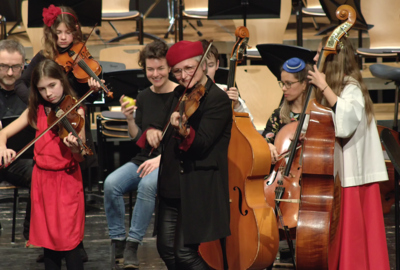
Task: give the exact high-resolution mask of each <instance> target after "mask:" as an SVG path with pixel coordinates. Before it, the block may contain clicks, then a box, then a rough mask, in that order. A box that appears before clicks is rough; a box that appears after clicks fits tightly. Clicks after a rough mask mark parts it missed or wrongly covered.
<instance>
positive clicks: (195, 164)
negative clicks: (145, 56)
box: [146, 41, 232, 270]
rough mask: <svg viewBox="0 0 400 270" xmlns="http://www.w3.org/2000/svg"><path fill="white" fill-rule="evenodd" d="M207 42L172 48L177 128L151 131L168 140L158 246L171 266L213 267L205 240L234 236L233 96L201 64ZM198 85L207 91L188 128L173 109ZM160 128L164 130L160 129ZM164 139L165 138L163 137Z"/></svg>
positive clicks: (154, 142)
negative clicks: (203, 250) (203, 249)
mask: <svg viewBox="0 0 400 270" xmlns="http://www.w3.org/2000/svg"><path fill="white" fill-rule="evenodd" d="M202 54H203V48H202V45H201V42H199V41H197V42H189V41H180V42H178V43H176V44H174V45H173V46H172V47H171V48H170V49H169V50H168V53H167V57H166V58H167V61H168V64H169V66H170V67H172V74H173V75H174V76H175V78H176V79H177V80H178V82H179V84H181V85H182V87H177V88H176V90H175V92H176V95H175V96H174V99H173V101H172V102H171V107H170V111H171V117H170V124H171V127H170V128H168V129H167V131H166V133H165V135H164V137H163V138H162V132H161V130H160V129H161V128H162V126H160V125H155V127H156V129H150V130H148V131H147V133H146V138H147V141H148V143H149V144H150V145H151V146H153V147H157V146H158V145H159V144H160V143H161V144H162V149H163V152H162V155H161V163H160V167H159V178H158V198H159V204H158V222H157V224H156V230H157V234H158V235H157V248H158V252H159V254H160V256H161V258H162V259H163V260H164V262H165V264H166V265H167V267H168V269H185V270H188V269H209V267H208V265H207V264H206V263H205V262H204V261H203V259H202V258H201V257H200V256H199V254H198V248H199V245H200V243H202V242H208V241H213V240H217V239H220V238H224V237H227V236H228V235H230V229H229V190H228V158H227V155H228V145H229V140H230V135H231V127H232V107H231V101H230V100H229V97H228V95H226V94H225V93H224V92H223V91H221V90H220V89H219V88H218V86H216V85H215V84H214V82H213V81H212V80H211V79H210V78H208V77H207V76H206V63H205V62H204V63H203V64H201V65H200V66H199V68H198V70H197V71H196V72H195V70H196V66H197V65H198V64H199V61H200V58H201V55H202ZM198 84H202V85H203V86H204V87H205V89H206V91H205V94H204V96H203V97H202V98H201V100H200V106H199V108H198V109H197V110H196V112H195V113H194V114H193V115H192V116H190V118H189V119H187V117H186V116H185V115H183V116H182V119H181V120H182V121H183V123H186V128H183V129H179V124H178V122H179V120H180V116H179V113H178V112H173V109H174V108H175V106H176V104H177V103H178V100H179V97H180V95H181V94H182V92H183V90H184V88H185V87H188V93H190V92H191V90H192V89H193V88H194V87H195V86H196V85H198ZM157 128H158V129H157ZM161 139H162V141H161Z"/></svg>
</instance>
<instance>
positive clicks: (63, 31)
mask: <svg viewBox="0 0 400 270" xmlns="http://www.w3.org/2000/svg"><path fill="white" fill-rule="evenodd" d="M56 34H57V46H58V47H60V48H66V47H68V46H69V44H71V43H72V41H73V40H74V36H73V35H72V31H71V30H70V29H68V28H67V26H66V25H65V23H63V22H62V23H60V24H59V25H58V27H57V30H56Z"/></svg>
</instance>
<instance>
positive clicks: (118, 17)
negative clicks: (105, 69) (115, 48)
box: [101, 0, 160, 44]
mask: <svg viewBox="0 0 400 270" xmlns="http://www.w3.org/2000/svg"><path fill="white" fill-rule="evenodd" d="M157 3H158V2H157ZM101 16H102V18H101V19H102V20H103V21H107V22H108V23H109V24H110V26H111V27H112V28H113V29H114V31H115V33H116V34H117V37H115V38H113V39H111V40H109V41H107V42H115V41H120V40H121V39H125V38H129V37H139V44H143V37H146V38H150V39H153V40H156V39H160V38H158V37H157V36H155V35H152V34H149V33H145V32H143V14H142V13H140V12H139V1H136V10H129V0H115V1H103V8H102V14H101ZM123 20H134V21H136V28H137V31H134V32H130V33H126V34H121V33H120V32H119V31H118V30H117V28H115V26H114V25H113V24H112V22H113V21H123Z"/></svg>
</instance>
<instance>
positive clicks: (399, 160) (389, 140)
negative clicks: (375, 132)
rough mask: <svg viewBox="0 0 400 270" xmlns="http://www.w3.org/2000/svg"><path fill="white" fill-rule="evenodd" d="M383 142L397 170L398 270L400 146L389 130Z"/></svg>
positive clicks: (399, 257)
mask: <svg viewBox="0 0 400 270" xmlns="http://www.w3.org/2000/svg"><path fill="white" fill-rule="evenodd" d="M381 141H382V144H383V146H384V147H385V149H386V153H387V155H388V156H389V158H390V160H391V161H392V164H393V167H394V168H395V170H396V171H395V174H394V194H395V203H394V205H395V239H396V269H400V231H399V229H400V220H399V210H400V207H399V174H400V145H399V144H398V143H397V141H396V139H395V138H394V137H393V134H392V133H391V132H390V130H389V129H384V130H382V132H381Z"/></svg>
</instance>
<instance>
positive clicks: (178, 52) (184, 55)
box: [166, 40, 203, 67]
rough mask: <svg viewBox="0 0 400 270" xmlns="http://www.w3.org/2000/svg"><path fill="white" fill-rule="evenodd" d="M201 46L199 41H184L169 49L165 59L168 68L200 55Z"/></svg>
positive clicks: (201, 51)
mask: <svg viewBox="0 0 400 270" xmlns="http://www.w3.org/2000/svg"><path fill="white" fill-rule="evenodd" d="M202 54H203V45H202V44H201V42H200V41H195V42H192V41H186V40H182V41H179V42H178V43H175V44H174V45H172V46H171V48H169V50H168V52H167V55H166V58H167V62H168V66H170V67H173V66H175V65H176V64H178V63H179V62H182V61H183V60H186V59H189V58H192V57H195V56H198V55H202Z"/></svg>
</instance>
